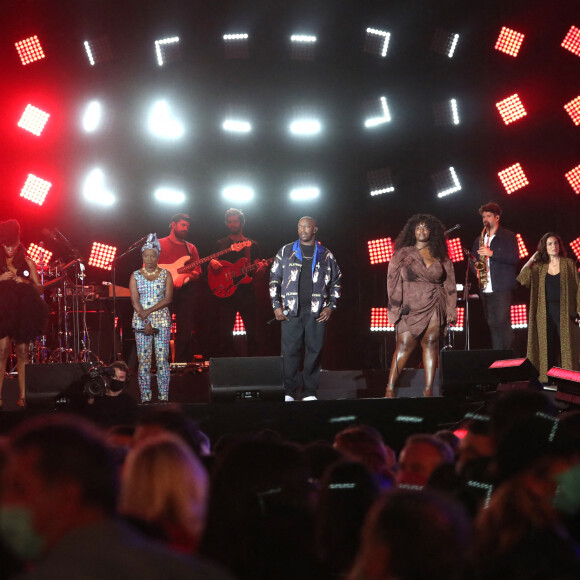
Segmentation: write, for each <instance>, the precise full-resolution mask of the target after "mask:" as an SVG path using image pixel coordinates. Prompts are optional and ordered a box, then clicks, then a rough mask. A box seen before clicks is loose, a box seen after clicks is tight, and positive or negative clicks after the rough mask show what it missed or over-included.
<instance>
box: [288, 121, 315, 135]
mask: <svg viewBox="0 0 580 580" xmlns="http://www.w3.org/2000/svg"><path fill="white" fill-rule="evenodd" d="M289 129H290V133H292V134H293V135H296V136H298V137H308V136H311V135H316V134H318V133H320V129H321V125H320V121H319V120H318V119H312V118H310V119H307V118H302V119H296V120H294V121H292V122H291V123H290V127H289Z"/></svg>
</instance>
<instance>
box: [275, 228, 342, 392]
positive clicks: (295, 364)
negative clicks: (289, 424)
mask: <svg viewBox="0 0 580 580" xmlns="http://www.w3.org/2000/svg"><path fill="white" fill-rule="evenodd" d="M317 232H318V228H317V227H316V221H315V220H314V218H311V217H303V218H301V219H300V221H299V222H298V240H296V241H295V242H293V243H290V244H286V245H285V246H283V247H282V248H281V249H280V250H279V251H278V253H277V254H276V258H275V260H274V263H273V264H272V269H271V270H270V298H271V300H272V308H273V309H274V316H275V317H276V320H279V321H281V322H282V356H283V357H284V389H285V392H286V397H285V400H286V401H294V400H295V398H296V389H297V387H298V382H299V377H298V370H299V365H300V354H301V352H302V347H304V370H303V372H302V378H303V383H304V390H303V393H302V400H303V401H314V400H316V393H317V391H318V383H319V379H320V358H321V355H322V347H323V345H324V334H325V331H326V322H327V321H328V319H329V318H330V316H331V314H332V312H333V311H334V310H335V309H336V303H337V301H338V299H339V298H340V292H341V285H340V281H341V277H342V274H341V272H340V268H339V267H338V264H337V262H336V260H335V258H334V256H333V254H332V253H331V252H330V250H328V249H327V248H325V247H324V246H323V245H322V244H321V243H320V242H318V241H317V240H316V234H317Z"/></svg>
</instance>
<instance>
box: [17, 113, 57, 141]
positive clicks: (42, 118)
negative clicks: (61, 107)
mask: <svg viewBox="0 0 580 580" xmlns="http://www.w3.org/2000/svg"><path fill="white" fill-rule="evenodd" d="M49 117H50V115H49V114H48V113H45V112H44V111H42V110H40V109H38V108H36V107H34V106H33V105H27V107H26V109H24V113H22V117H20V121H18V126H19V127H20V128H21V129H25V130H26V131H30V132H31V133H32V134H33V135H36V136H37V137H38V136H40V134H41V133H42V130H43V129H44V126H45V125H46V122H47V121H48V118H49Z"/></svg>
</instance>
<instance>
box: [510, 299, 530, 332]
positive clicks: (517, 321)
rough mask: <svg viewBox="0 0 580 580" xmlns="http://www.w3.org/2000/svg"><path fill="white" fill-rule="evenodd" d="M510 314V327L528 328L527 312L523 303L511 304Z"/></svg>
mask: <svg viewBox="0 0 580 580" xmlns="http://www.w3.org/2000/svg"><path fill="white" fill-rule="evenodd" d="M510 316H511V321H512V328H528V314H527V311H526V305H525V304H512V305H511V307H510Z"/></svg>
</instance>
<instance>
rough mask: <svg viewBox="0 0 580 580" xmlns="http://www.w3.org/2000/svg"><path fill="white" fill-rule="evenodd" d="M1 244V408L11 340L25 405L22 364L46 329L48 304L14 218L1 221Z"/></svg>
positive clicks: (19, 404) (24, 404)
mask: <svg viewBox="0 0 580 580" xmlns="http://www.w3.org/2000/svg"><path fill="white" fill-rule="evenodd" d="M0 245H1V250H0V408H1V407H2V384H3V382H4V376H5V374H6V363H7V361H8V355H9V353H10V341H11V340H12V341H14V344H15V347H16V368H17V370H18V391H19V397H18V406H19V407H25V406H26V393H25V385H26V382H25V377H24V368H25V365H26V363H27V362H28V361H29V351H30V344H29V343H30V342H31V341H32V340H34V339H35V338H36V337H37V336H38V335H40V334H42V333H43V332H44V331H45V328H46V323H47V320H48V307H47V306H46V303H45V302H44V300H43V299H42V298H41V297H40V295H41V294H42V286H41V284H40V278H39V276H38V272H37V271H36V264H35V263H34V262H33V261H32V260H31V259H30V258H29V257H28V256H27V255H26V250H25V249H24V246H23V245H22V244H21V243H20V224H19V223H18V222H17V221H16V220H8V221H5V222H1V223H0Z"/></svg>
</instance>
